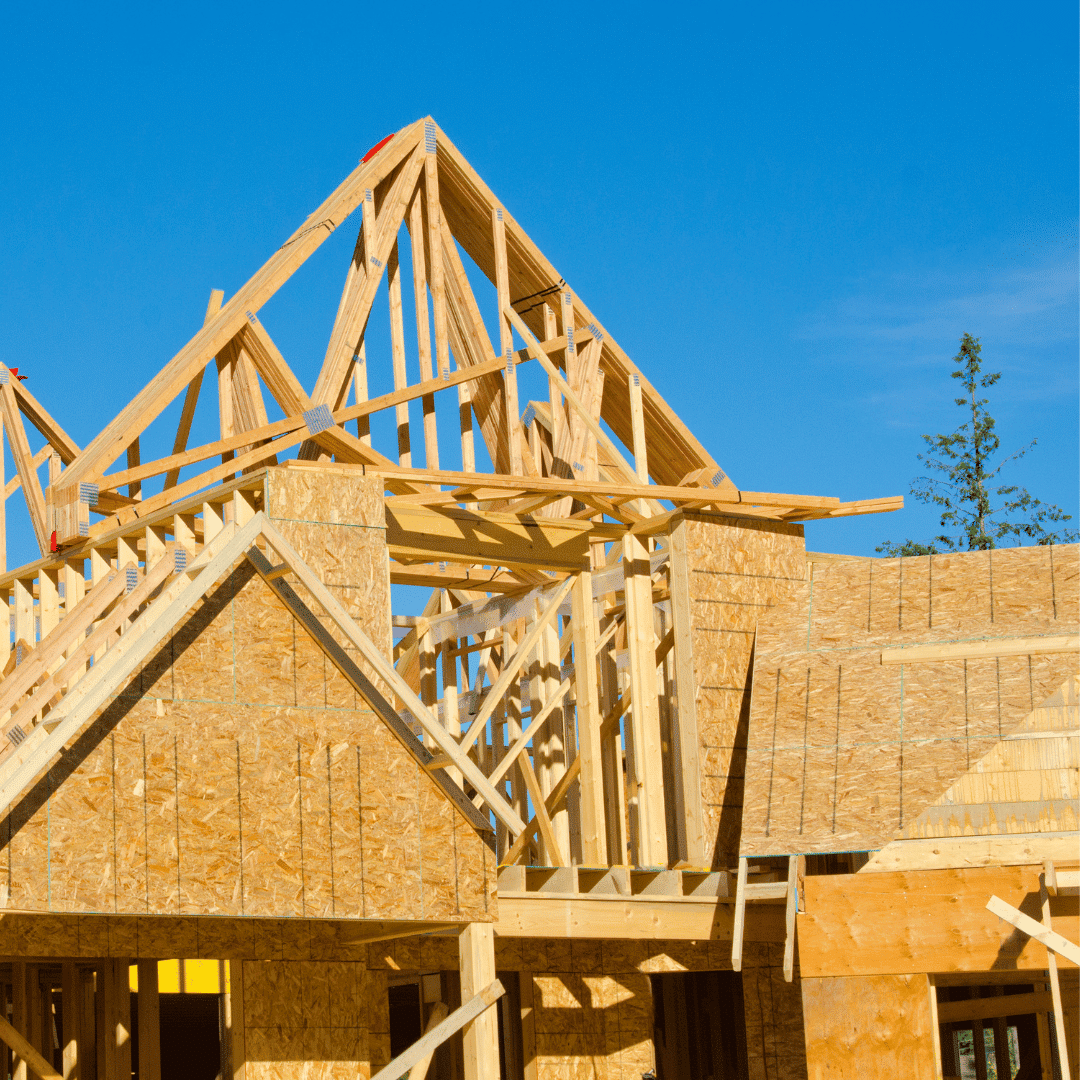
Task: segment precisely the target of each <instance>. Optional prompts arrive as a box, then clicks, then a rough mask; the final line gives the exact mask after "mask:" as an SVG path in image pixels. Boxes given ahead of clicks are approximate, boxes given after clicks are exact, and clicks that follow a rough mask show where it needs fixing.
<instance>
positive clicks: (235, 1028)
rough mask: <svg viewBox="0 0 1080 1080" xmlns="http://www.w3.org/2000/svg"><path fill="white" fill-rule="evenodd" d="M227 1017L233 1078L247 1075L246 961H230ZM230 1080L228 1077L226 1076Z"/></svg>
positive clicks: (243, 1077) (239, 1079)
mask: <svg viewBox="0 0 1080 1080" xmlns="http://www.w3.org/2000/svg"><path fill="white" fill-rule="evenodd" d="M226 1019H227V1021H228V1027H229V1032H228V1035H229V1040H230V1050H231V1055H230V1060H231V1061H232V1080H245V1077H246V1076H247V1067H246V1061H247V1040H246V1032H245V1028H244V961H243V960H230V961H229V994H228V1011H227V1013H226ZM225 1080H228V1078H225Z"/></svg>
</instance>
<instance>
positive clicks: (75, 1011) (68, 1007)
mask: <svg viewBox="0 0 1080 1080" xmlns="http://www.w3.org/2000/svg"><path fill="white" fill-rule="evenodd" d="M81 1003H82V983H81V981H80V979H79V970H78V968H76V966H75V964H74V962H73V961H71V960H65V961H64V963H63V964H61V966H60V1009H61V1013H62V1015H61V1024H60V1026H61V1027H62V1028H63V1029H64V1043H63V1046H62V1047H61V1049H62V1051H63V1076H64V1080H79V1077H81V1075H82V1070H81V1069H80V1068H79V1050H80V1049H81V1046H80V1044H81V1042H82V1039H81V1037H80V1033H79V1020H80V1016H81V1011H82V1010H81V1009H80V1007H79V1006H80V1005H81Z"/></svg>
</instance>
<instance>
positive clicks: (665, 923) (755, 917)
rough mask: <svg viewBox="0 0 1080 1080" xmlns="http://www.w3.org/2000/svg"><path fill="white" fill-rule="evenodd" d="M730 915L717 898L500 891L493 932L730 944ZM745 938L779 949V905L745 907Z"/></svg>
mask: <svg viewBox="0 0 1080 1080" xmlns="http://www.w3.org/2000/svg"><path fill="white" fill-rule="evenodd" d="M733 915H734V906H733V905H732V904H730V903H719V904H718V903H717V902H716V898H715V897H712V898H711V899H710V898H706V897H696V896H695V897H690V896H679V897H676V896H669V897H661V896H618V895H616V894H606V895H605V894H589V895H577V896H574V897H570V896H563V895H559V894H557V893H555V894H544V893H508V894H507V893H500V894H499V920H498V922H497V923H496V924H495V929H496V932H497V933H498V935H499V937H501V938H516V937H526V938H555V939H567V938H572V939H578V938H580V939H588V938H602V939H606V940H613V939H614V940H626V941H698V942H705V941H723V942H730V941H731V940H732V934H733ZM745 940H746V941H751V942H767V943H770V944H774V945H782V944H783V941H784V909H783V907H782V906H781V905H779V904H759V905H754V906H753V907H751V908H750V909H748V911H747V912H746V924H745Z"/></svg>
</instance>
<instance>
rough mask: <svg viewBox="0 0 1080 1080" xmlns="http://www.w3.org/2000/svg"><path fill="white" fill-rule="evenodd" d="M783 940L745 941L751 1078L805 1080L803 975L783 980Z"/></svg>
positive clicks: (745, 1002)
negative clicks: (758, 942)
mask: <svg viewBox="0 0 1080 1080" xmlns="http://www.w3.org/2000/svg"><path fill="white" fill-rule="evenodd" d="M783 964H784V947H783V945H764V944H749V943H748V944H747V945H746V947H745V948H744V951H743V967H742V986H743V1012H744V1015H745V1017H746V1064H747V1074H748V1076H749V1077H750V1078H751V1080H803V1078H805V1077H806V1051H805V1047H804V1043H803V1014H802V998H801V994H800V985H799V984H800V982H801V979H800V978H799V976H798V972H796V975H795V978H794V980H793V981H792V982H786V981H785V979H784V966H783Z"/></svg>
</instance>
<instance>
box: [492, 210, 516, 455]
mask: <svg viewBox="0 0 1080 1080" xmlns="http://www.w3.org/2000/svg"><path fill="white" fill-rule="evenodd" d="M491 228H492V234H493V236H494V241H495V288H496V292H497V293H498V297H499V343H500V347H501V354H502V358H503V362H504V364H505V365H506V366H505V368H504V370H503V396H504V403H505V407H506V413H505V416H504V418H503V423H504V425H505V435H506V440H507V452H508V454H509V460H510V472H511V474H512V475H514V476H520V475H521V472H522V464H521V413H520V411H519V408H518V392H517V371H516V367H515V360H516V357H515V356H514V332H513V330H512V329H511V328H510V320H509V318H508V317H507V314H506V313H507V312H508V311H509V310H510V278H509V271H508V269H507V262H506V226H505V224H504V222H503V210H502V207H498V208H496V209H494V210H492V211H491Z"/></svg>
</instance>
